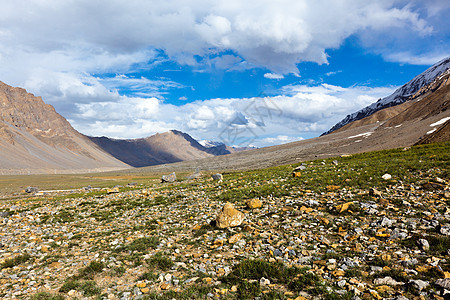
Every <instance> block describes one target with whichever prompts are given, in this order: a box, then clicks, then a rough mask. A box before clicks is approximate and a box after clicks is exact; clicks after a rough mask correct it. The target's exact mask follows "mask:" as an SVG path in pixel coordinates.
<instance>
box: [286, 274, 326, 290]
mask: <svg viewBox="0 0 450 300" xmlns="http://www.w3.org/2000/svg"><path fill="white" fill-rule="evenodd" d="M317 285H320V278H319V277H318V276H317V275H316V274H313V273H305V274H302V275H301V276H298V277H297V278H295V279H294V280H292V281H291V282H290V283H289V288H290V289H291V290H292V291H296V292H301V291H303V290H305V289H307V288H310V287H315V286H317Z"/></svg>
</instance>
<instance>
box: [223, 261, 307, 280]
mask: <svg viewBox="0 0 450 300" xmlns="http://www.w3.org/2000/svg"><path fill="white" fill-rule="evenodd" d="M301 272H304V270H300V269H298V268H288V267H286V266H285V265H284V264H282V263H270V262H267V261H264V260H260V259H256V260H243V261H241V262H240V263H239V264H238V265H236V266H235V267H234V268H233V271H232V272H231V273H230V274H228V275H227V276H226V277H225V278H223V279H224V282H228V283H233V284H236V283H240V282H241V281H242V279H254V280H259V279H260V278H261V277H264V278H267V279H269V280H270V281H271V282H274V283H286V282H287V281H288V280H289V279H290V278H293V277H294V276H296V275H297V274H299V273H301Z"/></svg>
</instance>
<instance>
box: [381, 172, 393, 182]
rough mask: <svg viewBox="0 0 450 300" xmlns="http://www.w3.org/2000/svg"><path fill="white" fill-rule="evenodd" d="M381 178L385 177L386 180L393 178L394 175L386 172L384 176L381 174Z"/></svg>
mask: <svg viewBox="0 0 450 300" xmlns="http://www.w3.org/2000/svg"><path fill="white" fill-rule="evenodd" d="M381 178H383V179H384V180H389V179H392V175H391V174H388V173H386V174H384V175H383V176H381Z"/></svg>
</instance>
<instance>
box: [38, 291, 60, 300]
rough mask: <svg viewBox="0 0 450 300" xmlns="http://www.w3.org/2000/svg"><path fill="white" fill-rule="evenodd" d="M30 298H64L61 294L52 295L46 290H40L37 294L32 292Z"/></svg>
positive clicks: (47, 299) (42, 299)
mask: <svg viewBox="0 0 450 300" xmlns="http://www.w3.org/2000/svg"><path fill="white" fill-rule="evenodd" d="M30 299H31V300H64V296H63V295H53V294H50V293H48V292H40V293H37V294H34V295H33V296H31V298H30Z"/></svg>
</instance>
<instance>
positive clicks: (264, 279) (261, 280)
mask: <svg viewBox="0 0 450 300" xmlns="http://www.w3.org/2000/svg"><path fill="white" fill-rule="evenodd" d="M269 284H270V280H269V279H266V278H264V277H261V279H260V280H259V285H261V286H266V285H269Z"/></svg>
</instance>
